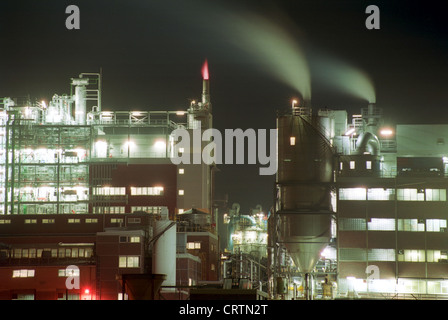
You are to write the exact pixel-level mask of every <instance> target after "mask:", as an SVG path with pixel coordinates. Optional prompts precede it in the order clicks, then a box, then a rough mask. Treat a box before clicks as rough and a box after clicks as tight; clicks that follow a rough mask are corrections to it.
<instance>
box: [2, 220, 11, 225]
mask: <svg viewBox="0 0 448 320" xmlns="http://www.w3.org/2000/svg"><path fill="white" fill-rule="evenodd" d="M10 223H11V220H10V219H0V224H10Z"/></svg>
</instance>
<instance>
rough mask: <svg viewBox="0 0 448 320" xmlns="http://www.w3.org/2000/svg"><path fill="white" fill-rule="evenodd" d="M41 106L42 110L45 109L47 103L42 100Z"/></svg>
mask: <svg viewBox="0 0 448 320" xmlns="http://www.w3.org/2000/svg"><path fill="white" fill-rule="evenodd" d="M41 105H42V108H44V109H47V103H46V102H45V101H44V100H42V102H41Z"/></svg>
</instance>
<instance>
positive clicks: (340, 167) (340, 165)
mask: <svg viewBox="0 0 448 320" xmlns="http://www.w3.org/2000/svg"><path fill="white" fill-rule="evenodd" d="M343 169H344V163H343V162H339V170H343Z"/></svg>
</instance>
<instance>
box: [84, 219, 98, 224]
mask: <svg viewBox="0 0 448 320" xmlns="http://www.w3.org/2000/svg"><path fill="white" fill-rule="evenodd" d="M86 223H98V219H86Z"/></svg>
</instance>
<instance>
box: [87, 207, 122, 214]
mask: <svg viewBox="0 0 448 320" xmlns="http://www.w3.org/2000/svg"><path fill="white" fill-rule="evenodd" d="M93 213H115V214H119V213H125V207H124V206H110V207H93Z"/></svg>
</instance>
